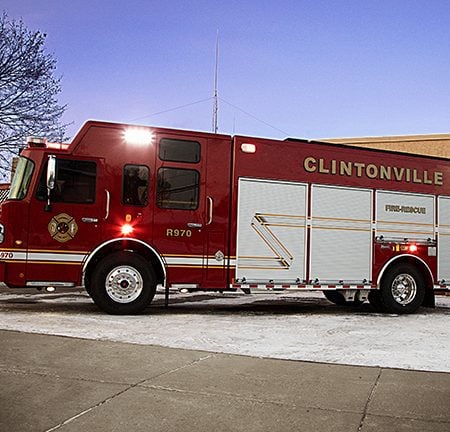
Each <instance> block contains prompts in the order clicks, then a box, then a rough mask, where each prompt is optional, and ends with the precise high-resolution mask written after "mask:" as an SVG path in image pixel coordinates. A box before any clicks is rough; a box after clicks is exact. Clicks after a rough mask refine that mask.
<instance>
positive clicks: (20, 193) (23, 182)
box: [8, 157, 34, 200]
mask: <svg viewBox="0 0 450 432" xmlns="http://www.w3.org/2000/svg"><path fill="white" fill-rule="evenodd" d="M33 170H34V163H33V162H32V161H31V160H29V159H26V158H24V157H20V158H19V162H18V163H17V168H16V172H15V174H14V178H13V180H12V182H11V188H10V190H9V195H8V199H14V200H21V199H23V198H25V196H26V194H27V192H28V188H29V186H30V181H31V176H32V175H33Z"/></svg>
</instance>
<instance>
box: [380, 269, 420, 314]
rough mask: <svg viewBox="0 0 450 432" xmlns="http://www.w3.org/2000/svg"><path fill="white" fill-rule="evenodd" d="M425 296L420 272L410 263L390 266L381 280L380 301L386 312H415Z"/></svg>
mask: <svg viewBox="0 0 450 432" xmlns="http://www.w3.org/2000/svg"><path fill="white" fill-rule="evenodd" d="M424 298H425V281H424V279H423V276H422V274H421V273H420V272H419V271H418V270H417V269H416V268H415V267H413V266H412V265H410V264H399V265H397V266H395V267H392V268H391V269H390V270H388V272H387V273H386V275H385V276H384V277H383V279H382V282H381V301H382V304H383V306H384V308H385V310H386V311H387V312H390V313H397V314H408V313H413V312H415V311H416V310H417V309H418V308H419V307H420V306H421V305H422V303H423V300H424Z"/></svg>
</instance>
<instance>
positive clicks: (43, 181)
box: [35, 157, 98, 205]
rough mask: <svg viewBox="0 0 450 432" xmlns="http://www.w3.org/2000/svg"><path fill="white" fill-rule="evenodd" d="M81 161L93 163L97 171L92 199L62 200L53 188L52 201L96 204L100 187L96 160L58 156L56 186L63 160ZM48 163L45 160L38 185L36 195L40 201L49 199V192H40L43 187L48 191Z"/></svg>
mask: <svg viewBox="0 0 450 432" xmlns="http://www.w3.org/2000/svg"><path fill="white" fill-rule="evenodd" d="M68 161H70V162H81V163H89V164H93V166H94V167H95V172H94V173H93V174H94V179H95V180H94V185H93V186H94V193H93V196H92V201H88V200H84V201H73V200H68V201H66V200H61V199H57V197H56V196H55V195H56V194H55V189H52V191H51V193H50V201H51V202H53V203H62V204H79V205H92V204H95V202H96V200H97V187H98V163H97V162H96V161H93V160H85V159H76V158H75V159H74V158H61V157H57V158H56V176H55V188H56V187H57V186H56V185H57V183H58V178H59V172H60V163H61V162H68ZM47 164H48V161H46V162H45V164H44V165H43V169H42V172H41V175H40V178H39V182H38V184H37V186H36V192H35V197H36V199H37V200H39V201H45V200H47V192H46V193H45V196H43V195H41V194H40V192H41V190H42V189H44V190H45V191H47Z"/></svg>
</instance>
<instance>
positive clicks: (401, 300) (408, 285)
mask: <svg viewBox="0 0 450 432" xmlns="http://www.w3.org/2000/svg"><path fill="white" fill-rule="evenodd" d="M391 291H392V296H393V297H394V300H395V301H396V302H397V303H398V304H401V305H404V306H406V305H407V304H409V303H411V302H412V301H413V300H414V299H415V297H416V294H417V284H416V280H415V279H414V278H413V277H412V276H411V275H409V274H407V273H401V274H399V275H398V276H397V277H396V278H395V279H394V280H393V282H392V286H391Z"/></svg>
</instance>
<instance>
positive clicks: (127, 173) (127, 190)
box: [122, 165, 149, 206]
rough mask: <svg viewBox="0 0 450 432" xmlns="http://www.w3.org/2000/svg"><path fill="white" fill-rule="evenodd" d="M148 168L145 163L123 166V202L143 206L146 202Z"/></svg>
mask: <svg viewBox="0 0 450 432" xmlns="http://www.w3.org/2000/svg"><path fill="white" fill-rule="evenodd" d="M148 185H149V169H148V167H146V166H145V165H125V166H124V168H123V186H122V202H123V204H129V205H137V206H145V205H147V203H148Z"/></svg>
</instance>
